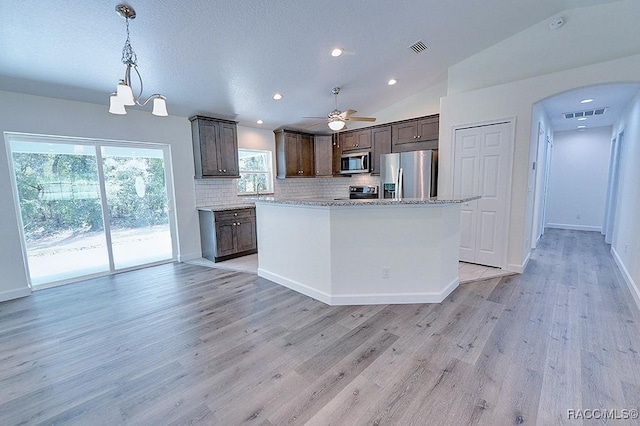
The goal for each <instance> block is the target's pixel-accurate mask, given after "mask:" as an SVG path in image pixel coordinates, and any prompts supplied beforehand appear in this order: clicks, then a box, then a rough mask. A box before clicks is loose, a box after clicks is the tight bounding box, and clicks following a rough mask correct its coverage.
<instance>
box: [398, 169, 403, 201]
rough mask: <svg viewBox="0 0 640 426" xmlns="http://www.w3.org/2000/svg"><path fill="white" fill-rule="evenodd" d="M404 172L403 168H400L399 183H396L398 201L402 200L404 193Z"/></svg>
mask: <svg viewBox="0 0 640 426" xmlns="http://www.w3.org/2000/svg"><path fill="white" fill-rule="evenodd" d="M403 172H404V170H402V167H400V169H399V170H398V181H397V183H396V199H398V200H401V199H402V191H403V189H404V188H403V183H402V181H403V174H404V173H403Z"/></svg>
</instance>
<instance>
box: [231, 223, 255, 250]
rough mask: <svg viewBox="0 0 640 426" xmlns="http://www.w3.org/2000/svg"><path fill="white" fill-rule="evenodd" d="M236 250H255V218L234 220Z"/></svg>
mask: <svg viewBox="0 0 640 426" xmlns="http://www.w3.org/2000/svg"><path fill="white" fill-rule="evenodd" d="M235 233H236V235H235V236H236V250H237V251H238V252H241V251H247V250H255V249H256V248H257V244H256V218H255V217H248V218H243V219H239V220H238V221H236V226H235Z"/></svg>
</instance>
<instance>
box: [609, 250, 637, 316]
mask: <svg viewBox="0 0 640 426" xmlns="http://www.w3.org/2000/svg"><path fill="white" fill-rule="evenodd" d="M611 255H612V256H613V260H614V261H615V262H616V265H618V269H620V273H621V274H622V278H623V279H624V282H625V283H626V284H627V287H629V291H630V292H631V295H632V296H633V300H634V301H635V302H636V306H637V307H638V309H640V290H638V286H637V285H636V283H635V282H633V278H631V274H630V273H629V271H628V270H627V268H626V266H625V265H624V262H622V259H621V258H620V256H619V255H618V252H617V251H616V249H614V248H613V246H611Z"/></svg>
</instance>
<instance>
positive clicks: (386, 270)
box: [382, 266, 391, 278]
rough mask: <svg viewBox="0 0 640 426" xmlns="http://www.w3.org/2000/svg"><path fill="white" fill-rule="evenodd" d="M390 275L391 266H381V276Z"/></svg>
mask: <svg viewBox="0 0 640 426" xmlns="http://www.w3.org/2000/svg"><path fill="white" fill-rule="evenodd" d="M390 276H391V268H390V267H388V266H383V267H382V278H389V277H390Z"/></svg>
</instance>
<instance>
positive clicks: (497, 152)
mask: <svg viewBox="0 0 640 426" xmlns="http://www.w3.org/2000/svg"><path fill="white" fill-rule="evenodd" d="M510 130H511V123H508V122H507V123H497V124H492V125H486V126H478V127H469V128H464V129H457V130H456V132H455V146H454V170H453V173H454V177H453V187H454V195H455V196H458V197H464V196H469V195H480V196H481V197H482V198H481V199H479V200H477V201H473V202H469V203H465V204H464V205H463V206H462V220H461V228H460V241H461V244H460V260H461V261H464V262H472V263H479V264H482V265H488V266H496V267H502V266H504V265H503V264H504V253H505V236H506V232H507V225H508V224H507V223H506V222H507V220H506V216H507V211H508V210H507V209H508V203H509V188H510V174H509V173H510V169H511V143H510V140H509V136H510V134H511V132H510Z"/></svg>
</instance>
